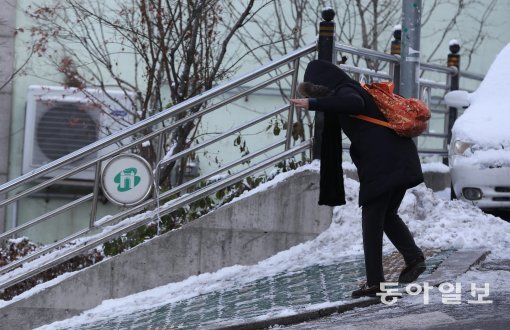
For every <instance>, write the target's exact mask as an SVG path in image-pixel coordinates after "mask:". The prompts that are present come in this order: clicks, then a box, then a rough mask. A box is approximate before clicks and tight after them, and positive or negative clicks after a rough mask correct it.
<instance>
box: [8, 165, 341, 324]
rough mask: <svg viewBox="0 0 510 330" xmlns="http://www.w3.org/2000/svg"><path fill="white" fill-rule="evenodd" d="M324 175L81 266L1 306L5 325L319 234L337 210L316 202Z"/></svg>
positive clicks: (69, 310)
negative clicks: (79, 269) (52, 282)
mask: <svg viewBox="0 0 510 330" xmlns="http://www.w3.org/2000/svg"><path fill="white" fill-rule="evenodd" d="M318 182H319V175H318V173H316V172H312V171H303V172H299V173H297V174H295V175H293V176H291V177H289V178H287V179H286V180H284V181H282V182H279V183H278V184H276V185H274V186H271V187H269V188H268V189H267V190H265V191H262V192H259V193H257V194H254V195H251V196H249V197H246V198H243V199H240V200H239V201H237V202H234V203H231V204H228V205H225V206H223V207H221V208H219V209H218V210H216V211H215V212H212V213H210V214H208V215H206V216H204V217H202V218H200V219H197V220H195V221H194V222H191V223H189V224H186V225H185V226H183V227H182V228H180V229H178V230H174V231H172V232H169V233H166V234H164V235H162V236H159V237H157V238H154V239H152V240H150V241H148V242H146V243H144V244H142V245H139V246H137V247H135V248H133V249H132V250H129V251H127V252H125V253H123V254H121V255H118V256H116V257H114V258H111V259H109V260H105V261H103V262H101V263H99V264H96V265H94V266H92V267H90V268H88V269H85V270H83V271H80V272H77V273H75V274H73V275H71V276H70V277H68V278H66V279H64V280H63V281H61V282H60V283H58V284H56V285H54V286H51V287H48V288H46V289H44V290H42V291H40V292H38V293H35V294H33V295H32V296H29V297H27V298H25V299H22V300H19V301H16V302H13V303H12V304H9V305H7V306H5V307H4V308H2V309H1V310H0V318H1V319H0V322H1V323H0V324H2V326H1V327H2V329H32V328H34V327H37V326H40V325H43V324H48V323H51V322H53V321H57V320H62V319H66V318H69V317H71V316H73V315H76V314H79V313H80V312H82V311H84V310H88V309H90V308H92V307H95V306H97V305H98V304H100V303H101V302H102V301H103V300H105V299H113V298H120V297H124V296H127V295H129V294H133V293H136V292H141V291H145V290H148V289H152V288H155V287H158V286H161V285H164V284H168V283H172V282H178V281H181V280H183V279H185V278H188V277H189V276H192V275H198V274H201V273H205V272H213V271H216V270H218V269H220V268H223V267H226V266H232V265H236V264H239V265H250V264H254V263H257V262H258V261H260V260H263V259H266V258H268V257H270V256H272V255H274V254H276V253H278V252H280V251H283V250H286V249H288V248H290V247H292V246H294V245H296V244H299V243H301V242H304V241H307V240H310V239H313V238H315V237H316V236H317V235H318V234H319V233H321V232H322V231H324V230H325V229H326V228H328V227H329V225H330V223H331V218H332V208H330V207H320V206H318V205H317V200H318V193H319V191H318V188H319V185H318Z"/></svg>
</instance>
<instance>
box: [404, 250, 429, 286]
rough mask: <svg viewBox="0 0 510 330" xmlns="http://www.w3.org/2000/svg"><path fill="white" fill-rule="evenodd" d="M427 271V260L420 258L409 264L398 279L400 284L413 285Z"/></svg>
mask: <svg viewBox="0 0 510 330" xmlns="http://www.w3.org/2000/svg"><path fill="white" fill-rule="evenodd" d="M425 269H427V266H426V265H425V258H424V257H422V256H420V257H418V258H416V259H414V260H413V261H411V262H410V263H408V264H407V266H406V268H404V269H403V270H402V272H401V273H400V276H399V277H398V282H399V283H411V282H414V281H416V279H417V278H418V276H420V275H421V273H423V272H424V271H425Z"/></svg>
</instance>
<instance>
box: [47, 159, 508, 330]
mask: <svg viewBox="0 0 510 330" xmlns="http://www.w3.org/2000/svg"><path fill="white" fill-rule="evenodd" d="M316 166H317V164H312V165H309V166H308V167H305V168H301V169H299V170H298V171H303V170H314V171H316V170H317V167H316ZM292 173H295V172H294V171H292V172H288V173H284V174H282V175H281V176H279V177H278V178H277V180H279V181H281V180H283V179H284V178H287V177H288V176H289V175H292ZM273 184H274V183H273ZM268 185H271V184H270V183H268ZM258 189H259V190H262V189H267V186H265V185H262V186H261V187H259V188H258ZM358 189H359V183H358V182H357V181H354V180H351V179H346V181H345V190H346V195H347V196H349V197H350V198H349V200H350V201H352V202H348V203H347V204H346V205H343V206H340V207H336V208H334V212H333V221H332V223H331V226H330V227H329V229H327V230H326V231H324V232H323V233H322V234H320V235H319V236H318V237H317V238H316V239H314V240H312V241H308V242H306V243H302V244H299V245H297V246H294V247H292V248H290V249H289V250H286V251H283V252H280V253H278V254H276V255H275V256H273V257H271V258H269V259H266V260H264V261H261V262H259V263H258V264H256V265H253V266H232V267H227V268H223V269H221V270H219V271H217V272H214V273H206V274H201V275H198V276H192V277H189V278H188V279H186V280H184V281H182V282H179V283H171V284H168V285H165V286H162V287H158V288H155V289H152V290H148V291H145V292H141V293H137V294H133V295H131V296H128V297H125V298H121V299H116V300H106V301H104V302H103V303H102V304H101V305H99V306H98V307H96V308H94V309H92V310H89V311H87V312H84V313H82V314H81V315H79V316H76V317H73V318H71V319H68V320H65V321H62V322H56V323H53V324H52V325H50V326H46V327H43V328H42V329H55V328H58V327H59V326H62V327H70V326H74V325H79V324H83V323H90V322H93V321H99V320H102V319H108V318H110V317H111V316H112V315H122V314H129V313H132V312H134V311H137V310H139V309H140V306H143V308H144V309H149V308H155V307H157V306H160V305H165V304H169V303H172V302H176V301H181V300H184V299H189V298H192V297H196V296H198V295H202V294H206V293H210V292H214V291H217V290H223V289H232V288H235V287H242V286H243V285H245V284H247V283H250V282H253V281H256V280H257V279H261V278H264V277H268V276H273V275H276V274H278V273H280V272H283V271H285V272H292V271H294V270H299V269H303V268H306V267H309V266H313V265H328V264H333V263H337V262H340V261H345V260H346V258H349V257H352V256H360V255H361V254H362V252H363V247H362V238H361V221H360V219H361V209H360V208H359V207H358V206H357V199H358V196H357V195H358ZM247 194H250V193H247ZM243 196H244V197H246V196H245V195H243ZM400 214H401V216H402V219H403V220H404V221H405V222H406V223H407V224H408V225H409V228H410V230H411V232H412V233H413V234H414V236H415V239H416V241H417V244H418V245H419V246H420V247H422V248H435V249H450V248H452V247H453V248H476V247H486V248H488V249H491V250H492V251H493V255H492V256H491V258H493V259H495V258H508V257H509V255H510V242H509V241H508V240H507V239H506V238H507V237H509V235H510V224H509V223H507V222H505V221H503V220H501V219H499V218H497V217H494V216H491V215H487V214H485V213H483V212H482V211H481V210H480V209H478V208H477V207H475V206H472V205H470V204H468V203H466V202H463V201H449V200H444V199H441V198H439V197H438V195H437V194H434V193H433V192H432V190H430V189H428V188H426V187H425V185H424V184H421V185H419V186H417V187H415V188H413V189H410V190H408V192H407V194H406V196H405V198H404V200H403V202H402V205H401V208H400ZM385 240H386V241H385V251H386V252H390V251H393V250H394V248H393V247H392V245H391V244H390V243H389V241H387V239H385Z"/></svg>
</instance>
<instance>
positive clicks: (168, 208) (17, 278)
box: [0, 140, 311, 290]
mask: <svg viewBox="0 0 510 330" xmlns="http://www.w3.org/2000/svg"><path fill="white" fill-rule="evenodd" d="M310 147H311V141H310V140H308V141H305V142H303V143H302V144H300V145H299V146H297V147H294V148H292V149H289V150H287V151H285V152H283V153H281V154H279V155H276V156H273V157H271V158H268V159H266V160H263V161H261V162H259V163H258V164H255V165H253V166H251V167H249V168H247V169H245V170H243V171H241V172H239V173H236V174H234V175H232V176H230V177H228V178H226V179H225V180H222V181H218V182H216V183H213V184H211V185H209V186H206V187H205V188H203V189H200V190H198V191H196V192H195V193H192V194H189V195H184V196H182V197H180V198H178V199H176V200H173V201H172V202H171V204H170V205H165V206H162V207H160V209H159V215H165V214H168V213H170V212H172V211H175V210H177V209H179V208H180V207H182V206H183V205H187V204H189V203H192V202H194V201H196V200H199V199H201V198H203V197H205V196H208V195H210V194H212V193H214V192H216V191H218V190H221V189H223V188H226V187H228V186H230V185H232V184H234V183H236V182H239V181H240V180H242V179H244V178H245V177H247V176H249V175H251V174H253V173H255V172H257V171H260V170H262V169H264V168H267V167H268V166H270V165H273V164H275V163H277V162H278V161H281V160H284V159H287V158H289V157H292V156H294V155H297V154H299V153H301V152H303V151H305V150H307V149H310ZM168 196H169V193H168V192H167V193H165V194H162V195H161V198H167V197H168ZM156 217H157V214H152V215H151V216H147V217H145V218H144V219H142V220H140V221H138V222H135V223H132V224H129V225H127V226H123V227H119V228H117V229H114V230H113V231H112V232H110V233H109V234H108V235H105V236H98V237H95V238H92V239H91V240H90V241H86V242H82V243H80V244H79V246H77V247H75V248H74V249H70V250H69V251H67V252H64V254H63V255H61V256H59V257H56V258H53V259H51V260H50V261H48V262H46V263H44V264H43V265H41V266H39V267H37V268H35V269H29V270H27V271H25V272H23V273H21V274H19V275H14V276H12V277H10V278H8V279H7V280H5V281H3V282H2V283H0V290H1V289H4V288H7V287H9V286H11V285H13V284H16V283H19V282H21V281H23V280H25V279H27V278H30V277H32V276H34V275H36V274H38V273H40V272H43V271H45V270H47V269H49V268H51V267H53V266H56V265H58V264H60V263H61V262H63V261H66V260H69V259H71V258H72V257H75V256H77V255H79V254H81V253H83V252H86V251H88V250H89V249H91V248H92V247H95V246H97V245H99V244H103V243H105V242H108V241H109V240H111V239H112V238H115V237H118V236H120V235H122V234H124V233H127V232H129V231H131V230H134V229H136V228H138V227H140V226H142V225H145V224H147V223H149V222H151V221H154V220H155V219H156ZM80 234H81V233H80ZM76 237H77V235H74V237H73V239H74V238H76ZM53 245H57V243H55V244H53ZM28 259H30V260H33V259H35V258H34V257H33V256H30V258H25V259H24V260H23V262H22V261H21V260H20V261H17V262H14V263H12V264H9V265H8V266H6V267H4V268H2V269H0V272H5V271H6V270H7V269H8V270H11V269H14V268H16V267H18V266H19V265H21V264H22V263H24V262H27V260H28Z"/></svg>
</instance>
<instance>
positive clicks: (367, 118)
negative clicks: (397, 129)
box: [351, 115, 392, 128]
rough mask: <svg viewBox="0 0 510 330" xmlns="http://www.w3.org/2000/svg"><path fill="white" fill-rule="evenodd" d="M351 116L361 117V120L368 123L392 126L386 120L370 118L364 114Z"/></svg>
mask: <svg viewBox="0 0 510 330" xmlns="http://www.w3.org/2000/svg"><path fill="white" fill-rule="evenodd" d="M351 117H354V118H358V119H361V120H364V121H368V122H370V123H373V124H377V125H381V126H384V127H388V128H392V127H391V125H390V123H388V122H386V121H383V120H380V119H375V118H372V117H369V116H365V115H351Z"/></svg>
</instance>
